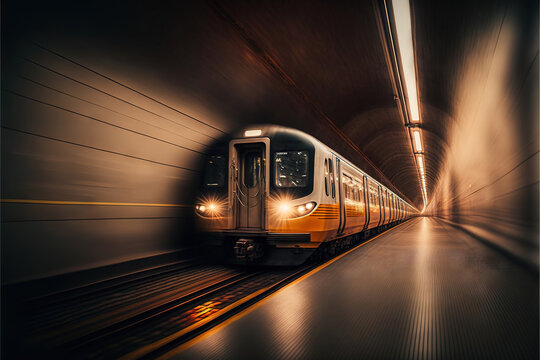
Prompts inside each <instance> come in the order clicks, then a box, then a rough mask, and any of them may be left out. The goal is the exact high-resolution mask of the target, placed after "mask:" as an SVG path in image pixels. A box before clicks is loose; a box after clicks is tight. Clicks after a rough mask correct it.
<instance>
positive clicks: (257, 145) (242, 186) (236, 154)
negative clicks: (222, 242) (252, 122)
mask: <svg viewBox="0 0 540 360" xmlns="http://www.w3.org/2000/svg"><path fill="white" fill-rule="evenodd" d="M269 145H270V144H269V140H268V139H249V140H248V139H245V140H235V141H231V145H230V154H231V156H230V178H231V181H230V187H229V191H230V198H232V200H233V201H232V204H233V206H232V222H233V224H232V225H233V228H235V229H248V230H264V229H265V228H266V211H265V210H266V198H267V194H268V191H269V184H268V181H267V179H268V178H269V168H268V166H267V161H266V159H268V155H269V154H268V153H269V151H270V146H269Z"/></svg>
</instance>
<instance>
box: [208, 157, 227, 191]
mask: <svg viewBox="0 0 540 360" xmlns="http://www.w3.org/2000/svg"><path fill="white" fill-rule="evenodd" d="M226 172H227V165H226V164H225V156H223V155H213V156H209V157H208V159H207V160H206V164H205V168H204V177H203V183H204V186H206V187H223V186H224V185H225V178H226Z"/></svg>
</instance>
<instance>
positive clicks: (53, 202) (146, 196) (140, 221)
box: [1, 0, 383, 284]
mask: <svg viewBox="0 0 540 360" xmlns="http://www.w3.org/2000/svg"><path fill="white" fill-rule="evenodd" d="M257 49H258V48H257V47H254V45H253V44H252V43H249V42H247V41H246V40H245V39H243V38H242V36H240V35H239V33H238V31H237V30H236V29H235V28H234V27H233V26H231V24H230V23H227V22H225V21H223V19H222V17H220V15H219V14H217V13H216V11H215V9H213V8H212V7H211V6H209V4H208V3H207V2H177V1H164V2H157V3H155V2H150V1H147V2H145V1H143V2H134V3H131V4H130V6H126V5H125V4H124V3H120V2H118V3H115V2H99V1H98V2H92V3H79V2H73V1H64V0H55V1H50V2H39V1H33V0H17V1H14V0H8V1H3V2H2V106H1V111H2V114H1V115H2V129H1V136H2V139H1V141H2V159H1V160H2V164H1V166H2V169H1V170H2V184H1V185H2V204H1V205H2V206H1V211H2V214H1V215H2V224H1V225H2V227H1V236H2V239H1V240H2V241H1V246H2V249H1V256H2V261H1V265H2V281H3V283H4V284H18V283H22V282H26V281H28V280H35V279H38V280H39V279H45V278H49V277H51V276H53V275H62V274H73V273H76V272H77V271H79V270H81V271H91V270H92V269H98V268H100V267H104V266H107V265H111V266H113V265H115V264H119V263H124V262H128V261H131V260H137V259H145V258H148V257H152V256H157V255H160V254H170V253H174V252H176V251H178V250H179V249H181V248H183V247H186V246H187V247H189V246H196V245H197V244H198V243H197V238H196V237H195V235H194V229H193V228H192V224H193V216H194V214H193V211H192V206H193V204H194V199H195V197H196V193H197V191H196V190H197V188H198V177H199V171H200V166H199V165H200V164H199V162H200V160H201V158H202V153H204V151H205V150H206V149H207V148H208V146H209V145H210V144H211V143H212V142H213V141H214V139H216V138H219V137H220V136H221V135H223V134H226V133H229V132H231V131H233V130H235V129H237V128H242V127H243V126H244V125H245V124H248V123H249V124H255V123H274V124H278V125H283V126H290V127H294V128H297V129H300V130H303V131H305V132H308V133H309V134H311V135H313V136H315V137H316V138H318V139H320V140H321V141H323V142H324V143H326V144H330V145H331V144H333V148H334V149H335V150H336V151H337V152H339V153H340V154H342V155H343V156H345V157H346V158H348V159H349V160H351V161H352V162H354V163H355V164H357V165H358V166H360V167H361V168H363V169H364V170H365V171H367V172H368V173H370V174H372V175H373V176H374V177H376V178H377V179H378V180H381V181H383V180H382V179H380V178H379V176H378V174H377V172H376V171H374V170H373V168H371V167H370V166H371V165H370V164H368V163H367V162H366V161H365V159H363V158H362V156H361V155H360V154H359V153H358V152H356V151H355V150H354V149H352V148H351V147H350V146H348V145H347V144H346V143H345V142H344V141H343V137H342V134H339V133H337V132H336V131H335V129H334V128H333V127H332V126H331V125H330V124H329V123H328V122H327V121H326V120H325V119H321V116H320V114H319V113H318V112H317V111H314V108H313V106H312V105H310V104H307V103H306V101H305V99H302V98H301V97H300V96H299V95H298V92H295V91H294V89H291V87H290V84H284V82H283V79H282V78H281V77H280V76H279V75H278V74H276V73H274V72H273V71H274V70H273V69H272V68H271V67H269V66H268V63H267V62H266V59H263V58H262V57H261V54H260V53H258V52H257V51H256V50H257Z"/></svg>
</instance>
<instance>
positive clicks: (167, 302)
mask: <svg viewBox="0 0 540 360" xmlns="http://www.w3.org/2000/svg"><path fill="white" fill-rule="evenodd" d="M308 268H311V266H307V267H304V268H301V269H285V270H283V269H278V270H264V269H254V268H240V267H225V266H216V265H202V264H200V263H197V262H193V261H182V262H178V263H175V264H170V265H167V266H163V267H162V268H157V269H151V270H150V271H144V272H140V273H136V274H129V275H127V276H125V277H122V278H115V279H112V280H107V281H104V282H99V283H95V284H91V285H89V286H84V287H81V288H77V289H72V290H69V291H64V292H61V293H54V294H51V295H48V296H44V297H40V298H34V299H26V300H25V301H22V302H21V303H20V304H19V306H18V308H19V310H18V313H17V314H15V315H14V316H16V318H17V319H18V320H17V324H18V327H17V328H16V329H9V330H10V333H11V334H10V339H9V341H10V342H12V343H13V344H14V345H15V346H13V347H12V348H11V351H10V355H14V356H13V357H15V358H32V357H35V356H40V357H41V358H49V357H50V358H83V359H111V358H126V359H135V358H141V357H143V358H145V357H148V358H153V357H155V356H157V355H158V354H159V353H161V352H163V351H165V349H168V348H169V347H170V346H177V345H171V344H178V343H182V342H183V341H187V340H189V339H191V338H193V337H194V336H197V335H198V334H200V333H201V332H204V331H205V330H207V329H209V328H210V327H212V326H215V325H216V324H217V323H219V322H221V321H223V320H224V319H226V318H228V317H230V316H232V315H233V314H235V313H237V312H239V311H241V310H242V309H244V308H245V307H247V306H249V305H251V304H253V303H254V302H256V301H257V300H258V299H260V298H262V297H264V296H267V295H268V294H270V293H272V292H274V291H276V290H277V289H279V288H280V287H281V286H284V285H285V284H286V283H288V282H290V281H292V280H293V279H294V278H295V277H296V276H299V275H300V274H302V273H303V272H305V271H307V270H306V269H308Z"/></svg>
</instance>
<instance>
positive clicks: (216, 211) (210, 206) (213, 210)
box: [195, 201, 223, 217]
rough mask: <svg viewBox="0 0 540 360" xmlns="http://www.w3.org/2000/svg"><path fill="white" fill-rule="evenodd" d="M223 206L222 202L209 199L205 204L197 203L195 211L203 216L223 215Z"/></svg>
mask: <svg viewBox="0 0 540 360" xmlns="http://www.w3.org/2000/svg"><path fill="white" fill-rule="evenodd" d="M222 207H223V206H222V205H221V204H218V203H217V202H212V201H209V202H206V203H203V204H198V205H196V206H195V211H196V212H197V214H199V215H201V216H211V217H216V216H220V215H221V212H222V210H223V209H222Z"/></svg>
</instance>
